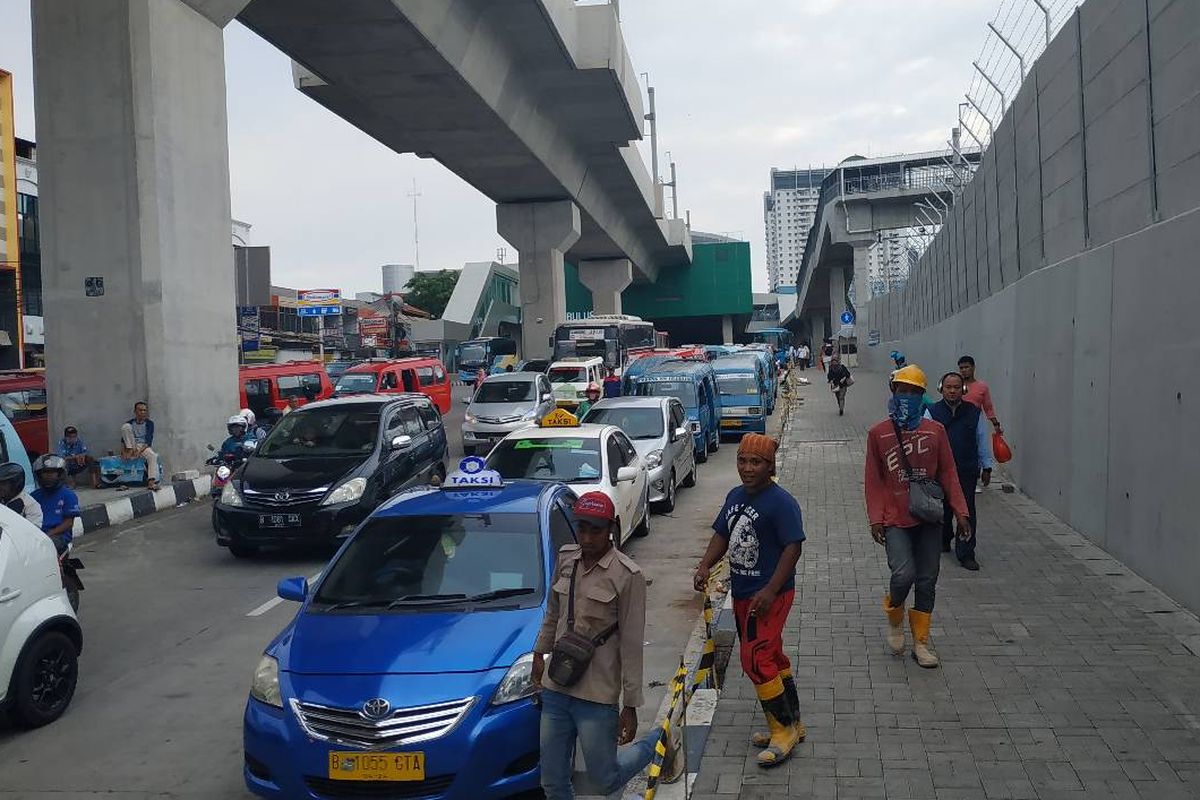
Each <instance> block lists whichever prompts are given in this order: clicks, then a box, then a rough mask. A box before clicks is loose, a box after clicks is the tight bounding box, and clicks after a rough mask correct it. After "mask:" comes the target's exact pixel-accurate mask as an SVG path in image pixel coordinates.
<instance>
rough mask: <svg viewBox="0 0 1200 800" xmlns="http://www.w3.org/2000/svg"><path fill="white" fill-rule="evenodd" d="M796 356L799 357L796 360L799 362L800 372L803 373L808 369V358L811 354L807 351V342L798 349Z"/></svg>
mask: <svg viewBox="0 0 1200 800" xmlns="http://www.w3.org/2000/svg"><path fill="white" fill-rule="evenodd" d="M797 355H798V357H799V358H798V360H799V362H800V371H801V372H804V370H806V369H808V357H809V356H810V355H811V353H810V351H809V349H808V343H807V342H805V343H802V344H801V345H800V349H799V352H798V353H797Z"/></svg>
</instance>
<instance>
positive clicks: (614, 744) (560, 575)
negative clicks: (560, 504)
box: [533, 492, 677, 800]
mask: <svg viewBox="0 0 1200 800" xmlns="http://www.w3.org/2000/svg"><path fill="white" fill-rule="evenodd" d="M574 511H575V517H576V520H577V522H578V526H577V530H576V538H577V539H578V541H579V544H578V545H567V546H565V547H563V548H562V549H561V550H560V551H559V554H558V564H557V565H556V566H555V569H554V574H553V576H552V577H551V583H550V586H551V592H550V598H549V601H548V603H547V607H546V617H545V619H544V620H543V621H542V628H541V630H540V631H539V632H538V638H537V642H536V643H535V644H534V654H533V681H534V683H535V684H536V685H538V686H540V687H541V704H542V725H541V751H542V788H543V789H544V790H545V793H546V799H547V800H573V798H574V797H575V790H574V787H573V786H572V784H571V770H572V756H573V755H574V753H575V742H576V740H578V741H579V744H580V747H581V749H582V750H583V758H584V761H585V762H586V764H587V771H588V776H589V777H590V778H591V780H592V781H593V782H594V783H596V784H597V785H598V786H599V787H600V788H601V791H603V792H604V793H605V794H606V795H607V794H612V793H614V792H619V791H620V790H621V789H622V788H624V786H625V784H627V783H628V782H629V781H630V780H631V779H632V778H633V777H634V776H635V775H637V774H638V773H639V772H641V771H642V770H643V769H645V768H646V766H647V765H649V763H650V761H651V759H653V758H654V745H655V743H656V742H657V741H658V739H659V730H658V729H657V728H653V729H651V730H650V732H649V733H647V734H646V735H645V736H643V737H642V738H641V739H639V740H638V741H637V742H634V743H633V744H630V742H633V737H634V735H635V734H636V733H637V726H638V721H637V707H638V706H640V705H641V704H642V685H643V679H642V643H643V641H644V635H645V630H646V578H645V576H644V575H643V574H642V571H641V569H640V568H639V567H638V565H637V564H635V563H634V562H633V560H632V559H631V558H629V557H628V556H626V555H625V554H624V553H622V552H620V551H619V550H617V549H616V548H615V547H614V546H613V534H614V533H615V532H616V510H615V508H614V507H613V502H612V500H611V499H609V497H608V496H607V495H606V494H604V493H603V492H588V493H586V494H584V495H583V496H582V497H580V498H579V500H577V501H576V503H575V507H574ZM622 693H624V703H623V705H622V706H621V707H620V708H621V710H620V711H619V712H618V710H617V709H618V703H619V701H621V697H622ZM618 745H627V746H625V747H618ZM674 756H675V754H674V753H673V752H672V748H671V747H670V745H668V752H667V758H666V761H665V762H664V765H663V773H664V774H666V775H669V774H671V772H672V771H674V765H675V762H677V759H676V758H674Z"/></svg>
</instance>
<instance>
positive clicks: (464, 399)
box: [462, 395, 471, 406]
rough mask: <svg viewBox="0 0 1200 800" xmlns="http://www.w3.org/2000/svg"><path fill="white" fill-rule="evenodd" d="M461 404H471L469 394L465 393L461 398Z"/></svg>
mask: <svg viewBox="0 0 1200 800" xmlns="http://www.w3.org/2000/svg"><path fill="white" fill-rule="evenodd" d="M462 404H463V405H464V406H469V405H471V395H467V396H466V397H464V398H463V399H462Z"/></svg>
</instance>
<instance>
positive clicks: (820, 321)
mask: <svg viewBox="0 0 1200 800" xmlns="http://www.w3.org/2000/svg"><path fill="white" fill-rule="evenodd" d="M823 341H825V315H824V314H822V313H820V312H817V313H815V314H813V316H812V351H813V361H814V362H815V361H816V358H817V353H818V352H819V351H820V349H821V342H823Z"/></svg>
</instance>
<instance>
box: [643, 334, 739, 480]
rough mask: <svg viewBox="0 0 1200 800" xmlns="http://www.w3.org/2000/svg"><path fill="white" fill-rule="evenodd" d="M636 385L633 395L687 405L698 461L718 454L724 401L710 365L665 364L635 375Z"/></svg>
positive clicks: (687, 361)
mask: <svg viewBox="0 0 1200 800" xmlns="http://www.w3.org/2000/svg"><path fill="white" fill-rule="evenodd" d="M648 358H649V357H648ZM643 360H645V359H638V361H643ZM634 363H635V364H636V363H638V362H637V361H635V362H634ZM632 383H633V391H632V392H630V394H635V395H648V396H651V397H674V398H676V399H677V400H679V402H680V403H682V404H683V410H684V411H686V412H687V416H688V425H689V427H690V428H691V429H692V437H693V439H694V444H695V447H696V460H697V461H699V462H701V463H703V462H705V461H707V460H708V454H709V453H715V452H716V451H717V450H718V449H719V448H720V447H721V428H720V421H721V400H720V396H719V395H718V394H717V381H716V374H715V373H714V372H713V370H712V367H711V366H710V365H709V364H708V363H707V362H704V361H693V360H690V359H671V360H669V361H663V362H661V363H657V364H654V365H653V366H652V367H651V368H650V369H649V370H647V371H646V372H644V373H642V374H640V375H636V376H634V377H633V378H632Z"/></svg>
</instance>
